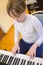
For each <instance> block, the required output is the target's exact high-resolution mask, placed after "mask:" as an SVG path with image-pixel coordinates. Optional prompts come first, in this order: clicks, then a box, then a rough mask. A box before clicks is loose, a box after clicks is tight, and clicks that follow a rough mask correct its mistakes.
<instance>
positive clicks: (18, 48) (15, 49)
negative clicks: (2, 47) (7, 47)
mask: <svg viewBox="0 0 43 65" xmlns="http://www.w3.org/2000/svg"><path fill="white" fill-rule="evenodd" d="M16 51H18V53H19V52H20V47H19V45H18V44H15V46H14V47H13V48H12V52H13V53H14V54H16Z"/></svg>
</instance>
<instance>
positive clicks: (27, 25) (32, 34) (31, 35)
mask: <svg viewBox="0 0 43 65" xmlns="http://www.w3.org/2000/svg"><path fill="white" fill-rule="evenodd" d="M25 9H26V4H25V1H24V0H10V1H9V2H8V4H7V12H8V14H9V15H10V16H11V17H12V18H13V19H14V26H15V46H14V47H13V49H12V52H13V53H14V54H15V53H16V52H19V53H21V54H25V53H27V52H28V55H29V56H30V57H31V58H33V57H35V56H36V57H41V55H42V53H43V49H42V48H43V27H42V24H41V22H40V21H39V20H38V19H37V18H36V17H34V16H32V15H29V14H25ZM19 33H22V39H21V40H19Z"/></svg>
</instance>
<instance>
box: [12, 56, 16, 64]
mask: <svg viewBox="0 0 43 65" xmlns="http://www.w3.org/2000/svg"><path fill="white" fill-rule="evenodd" d="M15 62H16V57H15V58H14V61H13V63H12V65H15V64H16V63H15Z"/></svg>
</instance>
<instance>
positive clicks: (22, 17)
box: [10, 12, 26, 22]
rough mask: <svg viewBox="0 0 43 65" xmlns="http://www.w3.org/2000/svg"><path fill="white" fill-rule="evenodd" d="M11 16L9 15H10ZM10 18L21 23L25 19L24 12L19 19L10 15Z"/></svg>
mask: <svg viewBox="0 0 43 65" xmlns="http://www.w3.org/2000/svg"><path fill="white" fill-rule="evenodd" d="M10 14H11V13H10ZM11 16H12V17H13V19H15V20H16V21H17V22H23V21H24V20H25V18H26V15H25V12H24V13H22V14H21V15H20V16H19V17H15V16H13V15H12V14H11Z"/></svg>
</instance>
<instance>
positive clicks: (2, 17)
mask: <svg viewBox="0 0 43 65" xmlns="http://www.w3.org/2000/svg"><path fill="white" fill-rule="evenodd" d="M7 2H8V0H0V27H1V29H2V30H3V32H4V33H6V32H7V31H8V30H9V29H10V27H11V26H12V24H13V20H12V19H11V18H10V16H9V15H8V14H7V11H6V5H7Z"/></svg>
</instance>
